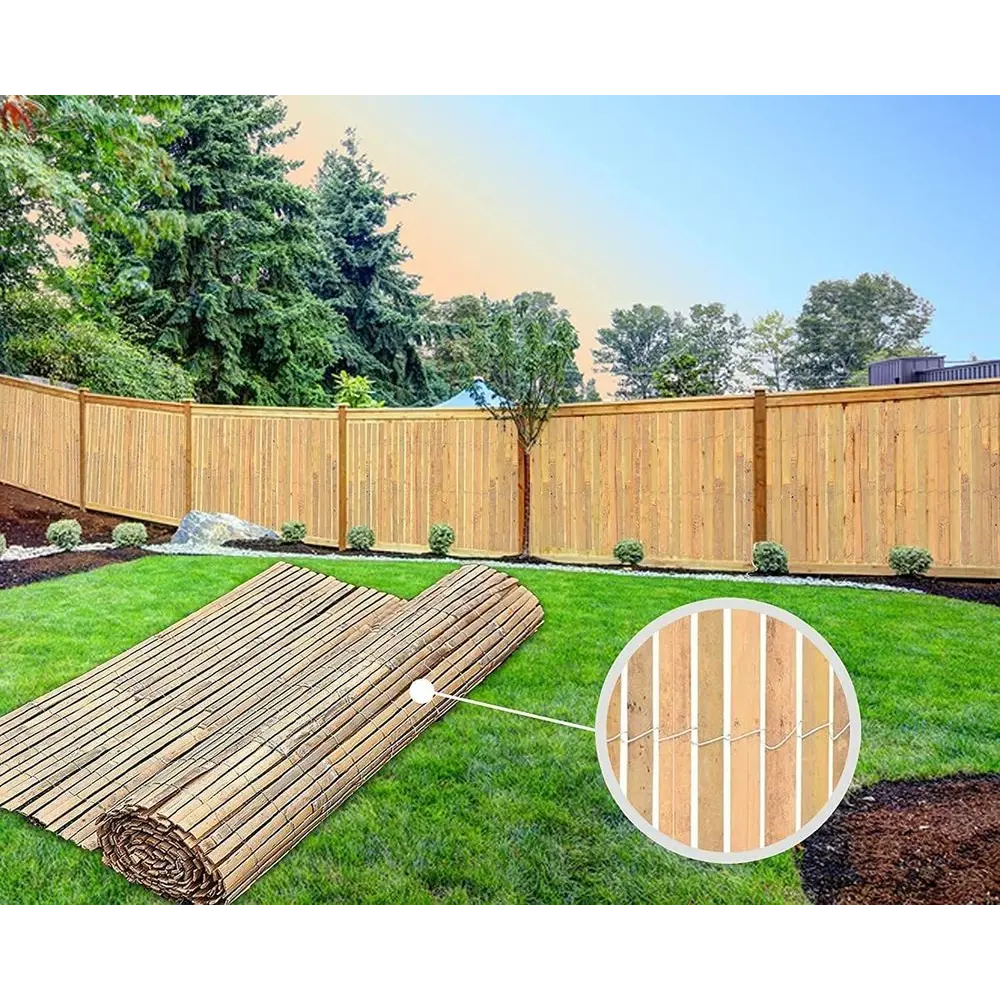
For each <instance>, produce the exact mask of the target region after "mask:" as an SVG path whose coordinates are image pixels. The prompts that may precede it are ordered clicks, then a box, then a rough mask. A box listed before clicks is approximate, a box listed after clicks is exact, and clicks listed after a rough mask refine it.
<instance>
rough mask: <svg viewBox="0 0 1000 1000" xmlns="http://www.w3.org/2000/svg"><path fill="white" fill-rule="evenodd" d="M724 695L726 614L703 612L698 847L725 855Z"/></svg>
mask: <svg viewBox="0 0 1000 1000" xmlns="http://www.w3.org/2000/svg"><path fill="white" fill-rule="evenodd" d="M722 695H723V681H722V612H721V611H703V612H701V613H700V614H699V615H698V743H699V747H698V847H699V848H700V849H701V850H703V851H721V850H722V844H723V826H722V758H723V754H724V752H725V748H724V746H723V741H722V740H720V739H719V737H720V736H723V735H724V731H723V728H722V717H723V698H722ZM709 741H714V742H709ZM702 744H706V745H702Z"/></svg>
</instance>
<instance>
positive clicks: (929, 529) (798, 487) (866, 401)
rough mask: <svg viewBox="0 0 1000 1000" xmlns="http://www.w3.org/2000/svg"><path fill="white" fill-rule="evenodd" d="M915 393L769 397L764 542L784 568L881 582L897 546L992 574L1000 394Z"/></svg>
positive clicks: (999, 476)
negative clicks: (876, 574)
mask: <svg viewBox="0 0 1000 1000" xmlns="http://www.w3.org/2000/svg"><path fill="white" fill-rule="evenodd" d="M914 388H915V387H911V386H905V387H890V388H888V389H881V390H878V391H873V390H859V391H858V392H857V393H849V392H844V391H843V390H842V391H841V392H839V393H833V392H828V393H796V394H792V395H786V396H774V397H768V420H767V455H768V490H767V492H768V504H767V509H768V537H770V538H772V539H774V540H776V541H780V542H781V544H782V545H784V546H785V547H786V548H787V549H788V553H789V561H790V563H791V564H792V567H793V569H795V568H797V569H800V570H809V569H814V570H830V569H833V570H837V569H839V570H840V571H841V572H850V571H851V570H854V571H857V570H858V569H861V570H865V571H884V570H885V568H886V566H887V564H888V558H889V550H890V549H891V548H892V547H893V546H895V545H916V546H921V547H924V548H927V549H929V550H930V552H931V555H932V556H933V558H934V563H935V566H937V567H938V568H941V569H945V570H952V571H957V570H962V569H964V570H972V571H983V570H993V571H995V570H996V569H997V568H998V567H1000V391H998V390H997V388H996V385H995V383H994V384H992V385H991V384H985V385H984V384H978V385H977V384H975V383H963V384H959V385H955V386H949V387H948V388H947V390H944V389H943V388H942V387H941V386H939V385H936V386H935V392H934V394H933V395H930V394H928V390H927V389H926V388H924V387H916V388H919V389H920V390H922V391H921V392H919V393H914V392H912V390H913V389H914ZM842 393H843V394H842Z"/></svg>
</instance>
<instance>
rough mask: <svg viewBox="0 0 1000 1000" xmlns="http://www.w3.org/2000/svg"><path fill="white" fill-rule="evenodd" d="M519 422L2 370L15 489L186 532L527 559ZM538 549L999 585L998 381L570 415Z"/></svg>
mask: <svg viewBox="0 0 1000 1000" xmlns="http://www.w3.org/2000/svg"><path fill="white" fill-rule="evenodd" d="M519 469H520V461H519V453H518V447H517V441H516V436H515V434H514V431H513V428H512V427H511V426H510V424H507V423H501V422H497V421H494V420H492V419H491V418H490V417H489V416H488V415H487V414H485V413H483V412H482V411H478V410H448V409H441V410H436V409H388V408H387V409H379V410H348V409H346V408H341V409H340V410H320V409H294V408H280V409H279V408H272V407H248V406H203V405H199V404H192V403H158V402H153V401H149V400H137V399H119V398H116V397H110V396H101V395H98V394H95V393H88V392H86V391H83V390H81V391H79V392H76V391H73V390H67V389H60V388H57V387H53V386H39V385H37V384H35V383H31V382H27V381H24V380H20V379H14V378H10V377H8V376H0V482H6V483H10V484H12V485H15V486H21V487H24V488H25V489H29V490H33V491H35V492H38V493H42V494H44V495H46V496H50V497H54V498H56V499H59V500H64V501H66V502H69V503H78V504H79V505H80V506H81V507H92V508H94V509H95V510H103V511H110V512H113V513H118V514H121V515H123V516H128V517H142V518H146V519H149V520H155V521H162V522H164V523H176V522H177V521H179V520H180V519H181V518H182V517H183V516H184V515H185V514H186V513H187V512H188V511H189V510H191V509H198V510H212V511H225V512H227V513H232V514H237V515H239V516H241V517H245V518H248V519H249V520H252V521H256V522H258V523H262V524H265V525H266V526H268V527H271V528H279V527H280V526H281V524H282V522H283V521H286V520H297V521H302V522H304V523H305V524H306V525H307V528H308V530H309V540H310V541H313V542H316V543H325V544H330V545H339V546H340V547H341V548H343V547H344V546H345V545H346V533H347V528H348V527H349V526H350V525H355V524H368V525H370V526H371V527H372V528H373V529H374V531H375V537H376V542H377V545H378V547H379V548H381V549H383V550H390V551H391V550H398V551H426V549H427V535H428V531H429V528H430V526H431V525H432V524H434V523H435V522H438V521H443V522H446V523H448V524H450V525H451V526H452V527H453V528H454V529H455V534H456V542H455V546H454V551H455V552H456V553H457V554H468V555H483V556H501V555H510V554H513V553H516V552H518V551H519V550H520V538H521V535H522V532H523V528H524V525H523V517H522V504H521V503H520V502H519V498H520V490H521V475H520V472H519ZM530 470H531V530H530V540H531V552H532V554H533V555H535V556H539V557H543V558H547V559H555V560H565V561H570V562H592V563H593V562H603V563H606V562H610V561H612V550H613V548H614V546H615V544H616V543H617V542H618V541H619V540H620V539H622V538H638V539H639V540H640V541H641V542H642V543H643V545H644V547H645V552H646V558H645V561H646V562H647V563H648V564H650V565H654V566H681V567H692V568H703V569H747V568H749V567H750V565H751V561H750V558H751V550H752V546H753V543H754V541H757V540H762V539H765V538H767V539H770V540H772V541H777V542H779V543H781V544H782V545H784V546H785V547H786V548H787V549H788V554H789V562H790V566H791V569H792V570H793V571H796V572H822V573H851V574H855V573H884V572H887V571H888V554H889V550H890V549H891V548H892V547H893V546H895V545H916V546H923V547H926V548H928V549H930V551H931V554H932V556H933V558H934V561H935V568H934V570H933V572H935V573H939V574H942V575H954V576H958V575H962V576H986V577H990V576H998V575H1000V380H983V381H976V382H951V383H934V384H921V385H895V386H873V387H869V388H861V389H837V390H830V391H823V392H795V393H764V392H762V391H760V392H757V393H755V394H753V395H733V396H719V397H703V398H687V399H670V400H643V401H637V402H627V403H590V404H574V405H570V406H562V407H560V408H559V409H558V410H557V411H556V412H555V415H554V416H553V417H552V419H551V420H550V421H549V422H548V423H547V424H546V426H545V427H544V429H543V431H542V435H541V438H540V440H539V442H538V444H537V446H536V447H535V448H534V449H533V450H532V452H531V455H530Z"/></svg>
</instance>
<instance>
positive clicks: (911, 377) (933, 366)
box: [868, 354, 1000, 385]
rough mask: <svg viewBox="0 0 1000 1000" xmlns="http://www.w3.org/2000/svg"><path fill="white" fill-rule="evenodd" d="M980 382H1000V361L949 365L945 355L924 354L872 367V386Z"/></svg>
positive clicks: (877, 363)
mask: <svg viewBox="0 0 1000 1000" xmlns="http://www.w3.org/2000/svg"><path fill="white" fill-rule="evenodd" d="M976 378H1000V360H997V361H963V362H961V363H960V364H953V365H946V364H945V363H944V355H943V354H922V355H918V356H917V357H913V358H887V359H886V360H885V361H875V362H873V363H872V364H870V365H869V366H868V384H869V385H906V384H909V383H911V382H958V381H960V380H963V379H976Z"/></svg>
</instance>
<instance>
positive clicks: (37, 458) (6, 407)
mask: <svg viewBox="0 0 1000 1000" xmlns="http://www.w3.org/2000/svg"><path fill="white" fill-rule="evenodd" d="M79 414H80V402H79V394H78V393H76V392H74V391H72V390H69V389H59V388H56V387H54V386H37V385H33V384H31V383H28V382H24V381H21V380H18V379H12V378H7V377H4V376H0V481H2V482H5V483H10V484H11V485H13V486H20V487H23V488H24V489H26V490H31V491H33V492H35V493H42V494H44V495H45V496H48V497H52V498H54V499H56V500H62V501H64V502H66V503H72V504H76V503H79V501H80V472H79V470H80V457H79V453H80V417H79Z"/></svg>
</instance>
